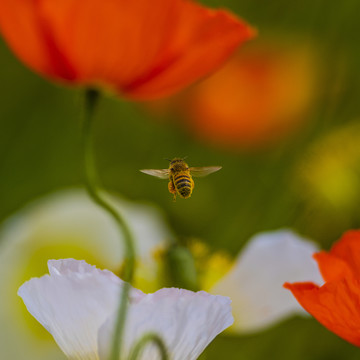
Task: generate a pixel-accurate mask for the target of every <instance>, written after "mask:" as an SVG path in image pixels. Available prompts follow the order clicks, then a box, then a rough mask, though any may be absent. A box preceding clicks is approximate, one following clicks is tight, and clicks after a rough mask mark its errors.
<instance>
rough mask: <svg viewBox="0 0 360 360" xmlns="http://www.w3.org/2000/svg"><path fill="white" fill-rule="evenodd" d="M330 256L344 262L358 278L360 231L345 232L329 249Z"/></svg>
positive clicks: (359, 267) (359, 270)
mask: <svg viewBox="0 0 360 360" xmlns="http://www.w3.org/2000/svg"><path fill="white" fill-rule="evenodd" d="M330 254H331V255H333V256H336V257H338V258H340V259H342V260H343V261H345V262H346V263H347V264H348V266H349V267H350V268H351V269H352V271H353V272H354V273H355V274H357V276H360V230H351V231H347V232H346V233H345V234H344V235H343V236H342V238H341V239H340V240H339V241H338V242H336V243H335V244H334V245H333V247H332V248H331V251H330Z"/></svg>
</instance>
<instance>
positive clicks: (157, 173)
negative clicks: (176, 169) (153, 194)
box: [140, 169, 169, 179]
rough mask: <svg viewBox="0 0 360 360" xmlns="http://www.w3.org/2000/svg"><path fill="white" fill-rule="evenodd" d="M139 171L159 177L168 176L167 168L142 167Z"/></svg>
mask: <svg viewBox="0 0 360 360" xmlns="http://www.w3.org/2000/svg"><path fill="white" fill-rule="evenodd" d="M140 171H141V172H142V173H144V174H148V175H151V176H155V177H158V178H160V179H168V178H169V169H143V170H140Z"/></svg>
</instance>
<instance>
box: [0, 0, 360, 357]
mask: <svg viewBox="0 0 360 360" xmlns="http://www.w3.org/2000/svg"><path fill="white" fill-rule="evenodd" d="M204 3H206V4H208V5H211V6H214V7H227V8H229V9H231V10H233V11H234V12H236V13H237V14H239V15H240V16H241V17H243V18H244V19H246V20H247V21H248V22H250V23H251V24H252V25H253V26H255V27H256V28H257V29H258V30H259V39H261V38H262V37H263V36H269V35H271V36H274V37H280V38H282V37H286V39H287V41H289V42H293V43H294V45H296V41H298V39H299V38H303V39H309V40H310V41H311V42H312V45H313V47H314V48H316V53H317V56H318V58H319V64H320V66H319V68H320V69H321V73H322V75H321V83H320V86H319V88H318V94H317V98H316V103H315V106H313V108H312V111H311V112H309V113H308V114H307V117H308V118H307V119H306V126H303V127H301V128H300V129H299V130H297V131H296V132H295V133H292V134H290V135H289V136H287V137H285V138H284V139H282V140H281V141H278V142H276V143H275V144H272V145H271V146H267V147H266V148H265V149H256V150H251V151H249V150H246V151H245V150H243V151H241V150H238V151H231V150H229V149H225V148H221V147H215V146H213V145H210V144H208V143H206V141H198V140H197V138H196V137H194V136H192V134H191V133H190V132H189V131H187V130H186V128H185V127H183V126H181V123H180V122H173V121H157V120H156V119H153V118H152V117H153V115H151V112H149V111H147V107H146V106H141V104H140V105H139V104H135V103H130V102H125V101H123V100H119V99H115V98H111V97H105V98H103V99H102V101H101V104H100V107H99V109H98V112H97V114H96V133H95V153H96V158H97V165H98V169H99V174H100V177H101V180H102V183H103V185H104V187H105V188H106V189H108V190H110V191H112V192H114V193H120V194H122V195H124V196H126V197H127V198H129V199H132V200H145V201H149V202H154V203H156V204H158V206H159V207H161V208H162V209H163V210H164V212H165V213H166V215H167V219H168V221H169V223H170V225H171V227H172V228H173V229H174V231H175V233H176V234H177V235H178V237H179V240H180V241H186V239H187V238H189V237H198V238H200V239H202V240H204V241H206V242H207V243H208V244H209V245H210V246H211V247H212V248H213V249H217V248H219V249H220V248H221V249H226V250H227V251H229V252H230V253H232V254H234V255H235V254H237V253H238V252H239V250H240V249H241V248H242V246H243V245H244V244H245V243H246V241H247V240H248V239H249V237H250V236H252V235H253V234H255V233H257V232H259V231H263V230H270V229H277V228H280V227H291V228H294V229H295V230H297V231H298V232H300V233H301V234H303V235H305V236H307V237H309V238H312V239H314V240H316V241H318V242H319V243H320V244H321V246H322V247H323V248H325V249H328V248H329V247H330V245H331V244H332V242H333V241H335V240H336V239H338V238H339V236H340V235H341V234H342V233H343V232H344V231H345V230H348V229H350V228H358V227H359V226H360V213H359V211H358V210H359V209H358V204H359V200H360V190H359V185H360V155H359V154H358V152H359V151H356V150H357V146H359V147H360V130H359V128H358V127H357V126H356V124H357V122H358V121H359V98H360V66H359V64H360V46H359V34H360V2H358V1H356V0H344V1H342V2H338V1H332V0H330V1H329V0H327V1H325V0H303V1H301V2H300V1H292V2H291V1H285V0H273V1H261V0H242V1H235V0H233V1H231V0H223V1H220V0H213V1H204ZM255 41H257V40H255ZM0 74H1V82H0V99H1V100H0V104H1V106H0V204H1V205H0V220H4V219H6V217H8V216H9V215H10V214H12V213H13V212H15V211H16V210H17V209H19V208H21V207H22V206H23V205H24V204H25V203H27V202H29V201H30V200H32V199H35V198H37V197H39V196H41V195H44V194H46V193H49V192H52V191H54V190H57V189H60V188H64V187H69V186H81V184H82V163H81V154H80V142H81V139H80V134H81V123H80V113H81V109H80V106H81V101H82V91H81V90H74V89H68V88H65V87H60V86H56V85H54V84H52V83H49V82H47V81H46V80H44V79H42V78H40V77H39V76H37V75H35V74H34V73H32V72H31V71H30V70H28V69H27V68H25V67H24V66H23V65H22V64H20V62H19V61H17V59H15V57H14V56H13V55H12V54H11V53H10V51H9V50H8V48H7V46H6V45H5V44H4V42H3V41H2V40H0ZM168 116H169V117H171V116H172V115H168ZM347 129H348V131H347ZM356 129H357V132H356ZM337 134H339V136H338V138H337ZM329 139H330V140H329ZM319 144H320V145H319ZM349 144H350V145H351V144H353V147H351V146H350V145H349ZM185 155H187V156H188V159H187V160H188V163H189V165H190V166H207V165H222V166H223V169H222V170H221V172H219V173H217V174H214V175H212V176H209V177H207V178H204V179H199V180H197V181H196V187H195V190H194V193H193V196H192V197H191V199H189V200H182V199H178V200H177V201H176V202H173V201H172V197H171V195H170V194H169V193H168V190H167V183H166V181H161V180H157V179H155V178H150V177H148V176H146V175H144V174H141V173H140V172H139V171H138V170H139V169H143V168H166V167H167V165H168V163H167V161H166V160H164V158H171V157H175V156H181V157H182V156H185ZM333 156H334V159H335V160H336V161H335V163H334V164H332V166H331V164H330V165H329V166H328V165H326V166H324V161H325V162H326V161H328V159H329V158H330V159H332V158H333ZM349 159H350V160H349ZM307 169H308V170H307ZM318 169H320V170H319V174H318V173H317V172H316V171H317V170H318ZM321 169H324V172H323V173H321ZM307 171H310V173H307ZM341 172H343V176H340V175H342V173H341ZM349 174H351V178H352V179H353V181H352V182H351V183H346V182H343V181H342V179H343V178H344V177H345V178H346V177H347V176H349ZM312 175H314V178H311V176H312ZM308 177H310V180H309V179H308ZM314 183H315V184H316V186H315V185H313V184H314ZM329 183H331V186H330V187H329V190H328V189H327V187H328V185H329ZM349 186H350V187H352V188H349ZM324 189H325V190H324ZM322 190H324V192H322ZM348 194H350V196H349V195H348ZM333 195H334V196H333ZM205 357H206V358H207V359H208V360H212V359H214V360H215V359H219V357H223V358H225V357H226V358H227V359H244V360H245V359H246V360H257V359H264V358H270V359H289V358H291V359H293V360H296V359H299V360H300V359H301V360H303V359H317V360H319V359H327V360H331V359H355V358H359V357H360V350H359V349H357V348H355V347H353V346H351V345H349V344H347V343H346V342H345V341H343V340H341V339H339V338H337V337H336V336H335V335H333V334H332V333H330V332H328V331H327V330H325V329H324V328H322V327H321V326H320V325H319V324H318V323H317V322H316V321H314V320H309V319H297V318H294V319H291V320H288V321H285V322H283V323H281V324H278V325H277V326H276V327H274V328H272V329H269V330H267V331H264V332H262V333H259V334H255V335H251V336H243V337H235V336H234V337H229V336H221V337H219V338H218V339H217V340H216V341H215V342H214V343H212V344H211V345H210V347H209V348H208V350H207V351H206V353H205V354H204V358H205Z"/></svg>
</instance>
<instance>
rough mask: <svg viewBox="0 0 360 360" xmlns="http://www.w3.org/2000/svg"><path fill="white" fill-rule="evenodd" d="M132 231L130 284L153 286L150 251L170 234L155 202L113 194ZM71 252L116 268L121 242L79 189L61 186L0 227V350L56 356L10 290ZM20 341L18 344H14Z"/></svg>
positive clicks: (16, 359) (19, 356)
mask: <svg viewBox="0 0 360 360" xmlns="http://www.w3.org/2000/svg"><path fill="white" fill-rule="evenodd" d="M112 203H113V204H114V205H115V206H116V207H117V208H118V209H120V210H121V211H122V213H123V214H124V216H125V218H126V220H127V221H128V223H129V225H130V228H131V231H132V232H133V234H134V238H135V242H136V243H135V246H136V251H137V256H138V257H137V261H136V262H137V267H136V274H135V283H134V286H140V287H141V289H142V290H144V291H155V290H157V289H158V288H159V287H160V286H159V284H158V263H157V261H156V260H155V258H154V256H153V253H154V252H155V250H156V249H157V248H158V247H164V246H165V244H166V243H167V241H168V240H172V239H173V235H172V233H171V231H170V230H169V228H168V227H167V225H166V223H165V221H164V218H163V216H162V215H161V213H160V212H159V210H158V209H157V208H155V207H154V206H150V205H144V204H137V203H132V202H128V201H124V200H119V199H117V198H113V199H112ZM68 257H72V258H77V259H85V260H86V261H87V262H89V263H92V264H96V265H97V266H99V267H101V268H107V269H110V270H112V271H114V272H116V273H118V272H119V270H121V266H122V261H123V248H122V239H121V233H120V232H119V230H118V227H117V225H116V224H115V223H114V222H113V220H112V219H111V218H110V217H109V216H108V214H106V213H105V212H104V211H103V210H102V209H101V208H99V207H98V206H97V205H96V204H94V203H93V202H92V201H91V199H89V197H88V196H87V194H86V193H85V192H84V191H81V190H66V191H59V192H57V193H55V194H52V195H48V196H46V197H44V198H42V199H39V200H37V201H34V202H33V203H31V204H29V205H27V206H26V207H24V208H23V209H22V210H20V211H19V212H17V213H16V214H15V215H13V216H11V217H10V218H9V219H7V220H6V221H5V222H4V223H3V225H2V227H1V228H0V287H1V297H0V323H1V327H0V349H1V351H0V353H1V358H4V359H11V360H23V359H27V360H31V359H36V360H45V359H46V360H48V359H51V360H61V359H64V355H63V354H62V353H61V351H59V349H58V347H57V346H56V344H55V343H54V341H53V340H52V338H51V336H49V335H48V333H47V332H46V331H45V330H44V329H43V328H42V327H41V326H40V325H39V324H38V323H37V322H36V321H35V319H33V318H32V317H31V316H30V315H29V314H28V312H27V311H26V309H25V308H24V305H23V304H22V302H21V299H19V297H18V296H17V295H16V292H17V289H18V288H19V286H20V285H21V284H22V283H24V281H26V280H28V279H29V278H31V277H34V276H41V275H43V274H44V273H45V272H46V271H47V268H46V262H47V260H48V259H54V258H57V259H59V258H68ZM19 344H21V346H19Z"/></svg>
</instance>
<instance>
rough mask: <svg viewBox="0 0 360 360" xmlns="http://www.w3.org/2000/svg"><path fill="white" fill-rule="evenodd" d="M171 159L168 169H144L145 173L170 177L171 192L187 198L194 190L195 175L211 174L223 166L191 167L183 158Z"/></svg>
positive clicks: (164, 177)
mask: <svg viewBox="0 0 360 360" xmlns="http://www.w3.org/2000/svg"><path fill="white" fill-rule="evenodd" d="M169 161H170V165H169V168H168V169H158V170H156V169H144V170H140V171H141V172H143V173H144V174H148V175H151V176H156V177H158V178H160V179H169V183H168V188H169V191H170V193H171V194H173V195H174V201H175V200H176V195H179V196H180V197H182V198H184V199H187V198H189V197H190V196H191V193H192V192H193V190H194V180H193V179H192V176H194V177H201V176H206V175H209V174H211V173H213V172H215V171H218V170H220V169H221V166H205V167H189V166H188V164H187V163H186V162H185V161H184V159H181V158H174V159H172V160H169Z"/></svg>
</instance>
